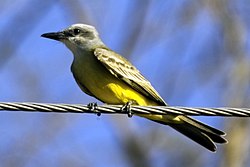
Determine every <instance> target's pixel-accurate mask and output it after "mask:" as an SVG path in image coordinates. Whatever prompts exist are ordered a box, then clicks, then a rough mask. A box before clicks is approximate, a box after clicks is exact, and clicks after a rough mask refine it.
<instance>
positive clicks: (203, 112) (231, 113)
mask: <svg viewBox="0 0 250 167" xmlns="http://www.w3.org/2000/svg"><path fill="white" fill-rule="evenodd" d="M122 108H123V106H122V105H96V104H94V105H81V104H49V103H48V104H46V103H31V102H27V103H26V102H21V103H18V102H0V111H30V112H56V113H94V114H97V115H100V114H102V113H105V114H128V112H131V113H133V114H160V115H163V114H182V115H189V116H224V117H250V108H230V107H220V108H203V107H170V106H131V107H130V109H129V111H127V110H122Z"/></svg>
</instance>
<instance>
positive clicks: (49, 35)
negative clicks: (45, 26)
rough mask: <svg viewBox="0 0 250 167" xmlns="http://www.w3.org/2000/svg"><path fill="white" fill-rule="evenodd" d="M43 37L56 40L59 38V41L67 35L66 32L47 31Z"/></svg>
mask: <svg viewBox="0 0 250 167" xmlns="http://www.w3.org/2000/svg"><path fill="white" fill-rule="evenodd" d="M41 37H44V38H49V39H54V40H57V41H60V40H63V39H66V36H65V33H64V32H50V33H45V34H42V35H41Z"/></svg>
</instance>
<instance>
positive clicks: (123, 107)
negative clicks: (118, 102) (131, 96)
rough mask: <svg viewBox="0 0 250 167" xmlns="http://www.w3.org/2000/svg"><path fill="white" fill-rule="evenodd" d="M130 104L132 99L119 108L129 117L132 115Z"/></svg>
mask: <svg viewBox="0 0 250 167" xmlns="http://www.w3.org/2000/svg"><path fill="white" fill-rule="evenodd" d="M132 104H133V101H129V102H127V103H126V104H125V105H123V106H122V108H121V111H122V112H126V113H127V114H128V117H129V118H131V117H132V116H133V112H132V111H131V105H132Z"/></svg>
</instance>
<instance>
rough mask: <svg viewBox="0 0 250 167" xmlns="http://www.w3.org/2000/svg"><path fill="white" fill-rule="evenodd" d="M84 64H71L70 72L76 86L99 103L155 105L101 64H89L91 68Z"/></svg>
mask: <svg viewBox="0 0 250 167" xmlns="http://www.w3.org/2000/svg"><path fill="white" fill-rule="evenodd" d="M84 64H85V66H82V65H79V64H78V65H75V64H74V63H73V65H72V72H73V74H74V76H75V78H76V79H77V82H78V84H80V85H82V86H83V87H85V88H87V89H88V91H89V92H90V93H91V94H93V95H94V96H95V97H97V98H98V99H100V100H101V101H103V102H105V103H107V104H126V103H127V102H130V101H132V102H133V103H135V104H137V105H145V106H146V105H155V104H156V103H155V102H153V101H151V100H149V99H147V98H146V97H145V96H143V95H142V94H140V93H139V92H137V91H136V90H134V89H133V88H132V87H130V86H129V85H128V84H126V83H125V82H124V81H122V80H120V79H118V78H117V77H115V76H114V75H112V74H111V73H110V72H109V71H108V70H107V69H106V68H105V67H104V66H103V65H102V64H97V63H91V66H88V65H87V64H86V63H84ZM88 64H90V63H88ZM79 67H81V68H79Z"/></svg>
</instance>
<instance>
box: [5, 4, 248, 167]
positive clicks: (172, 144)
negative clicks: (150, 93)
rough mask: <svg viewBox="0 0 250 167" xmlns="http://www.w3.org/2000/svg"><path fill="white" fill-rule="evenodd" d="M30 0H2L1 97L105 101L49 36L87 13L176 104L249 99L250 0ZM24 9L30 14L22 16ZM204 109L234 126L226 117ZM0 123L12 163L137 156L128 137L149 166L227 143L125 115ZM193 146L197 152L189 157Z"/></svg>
mask: <svg viewBox="0 0 250 167" xmlns="http://www.w3.org/2000/svg"><path fill="white" fill-rule="evenodd" d="M31 2H32V1H30V0H22V1H17V2H14V3H13V2H10V1H3V2H1V3H2V7H1V8H2V10H1V12H0V19H1V22H0V31H1V32H3V33H1V34H0V37H1V39H2V41H0V48H2V46H5V48H4V49H6V50H2V51H1V50H0V53H1V55H2V56H1V57H2V59H1V62H2V64H1V67H0V92H1V93H0V101H9V102H14V101H20V102H26V101H29V102H46V103H80V104H88V103H90V102H96V101H97V100H96V99H94V98H92V97H89V96H88V95H85V94H84V93H82V92H81V90H80V89H79V88H78V86H77V84H76V83H75V81H74V79H73V76H72V74H71V72H70V65H71V62H72V59H73V56H72V53H71V52H70V51H69V50H68V49H67V48H66V47H65V46H64V45H63V44H61V43H59V42H56V41H52V40H48V39H44V38H41V37H40V35H41V34H43V33H46V32H51V31H52V32H53V31H59V30H61V29H64V28H66V27H68V26H69V25H71V24H74V23H78V22H82V23H86V24H92V25H94V26H95V27H96V29H97V30H98V31H99V33H100V36H101V38H102V39H103V41H104V43H106V44H107V46H109V47H110V48H111V49H113V50H114V51H116V52H118V53H120V54H122V55H123V56H125V57H127V58H128V59H129V60H130V61H131V62H133V64H134V65H136V66H137V67H138V69H140V71H141V72H142V73H143V74H144V75H145V77H146V78H148V79H149V80H150V81H151V83H152V84H153V85H154V87H155V88H156V90H158V91H159V93H160V94H161V95H162V97H163V98H164V99H165V100H166V101H167V102H168V103H169V104H170V105H179V106H194V107H197V106H202V107H219V106H236V107H240V106H241V105H243V106H245V107H247V106H248V107H249V104H247V103H246V102H247V100H245V102H244V100H243V102H241V101H240V100H241V99H249V95H248V94H249V90H250V89H249V86H248V84H249V82H248V80H249V78H247V77H244V75H246V76H248V75H247V72H245V71H244V69H247V68H248V64H249V44H250V43H249V39H250V38H249V26H250V24H249V7H248V6H246V5H245V3H246V2H244V1H237V2H228V3H227V5H228V6H226V9H224V10H226V11H227V13H226V14H225V16H224V15H222V14H221V15H220V13H216V12H218V11H216V7H218V8H219V7H221V6H219V3H218V6H216V3H215V4H210V3H208V2H207V1H204V2H196V1H190V2H186V1H158V2H155V1H145V4H140V3H139V1H134V2H133V1H128V0H121V1H114V0H109V1H106V2H102V1H97V0H93V1H72V4H71V3H70V2H66V1H58V2H50V1H44V2H42V1H33V2H34V4H33V3H31ZM73 2H74V3H76V2H79V4H80V5H79V4H78V5H75V6H74V5H73ZM44 4H45V9H46V10H45V9H44V8H42V7H41V6H43V5H44ZM138 4H140V5H138ZM46 5H47V6H46ZM210 5H211V6H210ZM139 6H140V7H139ZM41 9H43V10H44V11H43V12H41V11H40V10H41ZM79 9H81V10H80V11H79ZM144 10H145V11H144ZM25 13H28V14H27V16H30V20H29V19H27V18H26V17H25V18H26V19H23V20H22V19H19V20H18V21H16V22H14V23H13V20H15V17H17V16H20V18H21V16H22V15H25ZM39 13H42V14H40V15H38V14H39ZM222 13H223V12H222ZM36 14H37V15H38V16H39V17H35V16H36ZM138 16H140V17H139V18H137V17H138ZM17 18H18V17H17ZM227 19H228V20H229V21H228V20H227ZM230 19H231V20H230ZM225 20H227V21H225ZM138 24H139V26H138ZM13 25H14V26H13ZM9 26H11V27H9ZM136 27H139V28H138V30H135V29H136ZM231 27H233V28H231ZM133 33H135V34H133ZM131 34H132V35H131ZM233 35H234V36H233ZM232 36H233V37H232ZM6 39H10V40H9V41H10V43H9V45H7V44H8V43H7V42H9V41H8V40H6ZM231 43H234V45H233V46H235V48H234V47H230V46H231V45H230V44H231ZM130 45H132V46H130ZM6 46H8V47H9V48H8V47H6ZM237 48H238V49H237ZM8 49H9V50H11V51H13V53H12V52H7V51H8ZM235 50H236V51H235ZM234 51H235V52H234ZM10 53H11V54H10ZM6 56H7V57H6ZM1 57H0V58H1ZM237 63H238V64H237ZM243 66H244V67H246V68H238V69H236V67H243ZM246 71H247V70H246ZM236 72H238V73H239V75H237V77H234V74H235V73H236ZM241 74H242V76H241ZM235 78H236V79H235ZM242 78H245V80H246V81H245V80H244V79H242ZM234 79H235V80H234ZM237 84H238V85H237ZM243 90H244V91H243ZM235 92H240V94H237V93H235ZM232 94H233V95H234V96H235V97H230V96H231V95H232ZM238 96H239V98H238ZM236 97H237V98H236ZM100 104H101V103H100ZM199 119H200V120H202V121H204V122H206V123H209V124H211V125H214V126H216V127H218V128H220V129H222V130H226V127H224V126H223V125H225V120H227V119H222V118H209V117H201V118H199ZM0 127H1V128H0V132H1V134H2V135H1V136H2V137H0V147H1V148H3V149H1V150H2V151H0V155H1V156H0V157H1V160H0V161H1V162H3V164H4V165H6V166H8V165H9V166H17V165H15V164H21V165H20V166H34V165H36V166H45V165H46V166H69V164H71V165H72V164H73V165H74V166H97V167H104V166H110V167H112V166H114V167H115V166H122V167H123V166H124V167H127V166H133V162H131V157H130V155H128V154H127V153H128V152H127V151H126V148H127V147H126V144H128V143H129V142H131V143H133V142H138V143H139V144H138V145H140V147H141V148H142V150H144V154H143V155H144V156H145V157H146V160H147V162H149V164H148V166H159V167H160V166H166V164H168V165H169V166H175V165H176V166H181V165H182V164H184V163H186V164H189V165H190V166H201V165H202V166H208V165H206V164H207V162H208V161H210V162H211V161H214V162H215V163H217V164H220V162H221V161H220V160H218V155H220V154H222V153H223V146H219V149H218V153H217V154H211V153H210V152H207V151H206V150H205V149H203V148H201V147H200V146H198V145H196V144H195V143H193V142H192V141H190V140H188V139H187V138H185V137H184V136H182V135H180V134H178V133H176V132H174V131H173V130H171V129H170V128H169V127H165V126H161V125H158V124H156V123H153V122H150V121H147V120H145V119H141V118H138V117H133V118H132V119H128V118H127V117H126V116H121V115H112V116H110V115H102V116H101V117H97V116H95V115H91V114H55V113H25V112H18V113H17V112H1V116H0ZM229 140H230V139H229ZM143 146H144V147H143ZM187 153H192V155H193V156H190V159H188V158H185V156H187ZM197 157H198V159H199V160H195V158H197ZM140 158H142V157H140ZM176 159H179V160H180V159H181V160H183V161H180V162H178V163H177V162H176ZM11 160H12V161H11ZM192 160H193V161H192ZM174 162H176V164H175V165H173V164H174ZM217 166H218V165H217Z"/></svg>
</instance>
